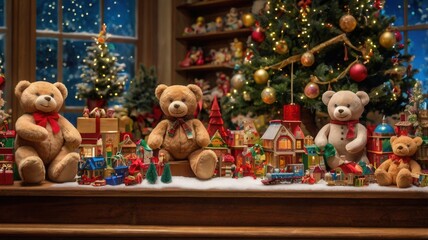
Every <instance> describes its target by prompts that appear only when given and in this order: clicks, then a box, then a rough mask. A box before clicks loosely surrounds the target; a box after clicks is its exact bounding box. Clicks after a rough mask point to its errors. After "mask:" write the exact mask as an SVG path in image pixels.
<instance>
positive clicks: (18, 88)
mask: <svg viewBox="0 0 428 240" xmlns="http://www.w3.org/2000/svg"><path fill="white" fill-rule="evenodd" d="M30 85H31V83H30V82H29V81H27V80H21V81H20V82H19V83H18V84H17V85H16V87H15V96H16V97H18V98H21V95H22V93H23V92H24V90H25V89H27V87H28V86H30Z"/></svg>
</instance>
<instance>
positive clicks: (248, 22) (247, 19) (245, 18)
mask: <svg viewBox="0 0 428 240" xmlns="http://www.w3.org/2000/svg"><path fill="white" fill-rule="evenodd" d="M255 22H256V19H255V18H254V15H253V14H251V13H246V14H244V15H242V23H243V24H244V26H246V27H251V26H253V24H254V23H255Z"/></svg>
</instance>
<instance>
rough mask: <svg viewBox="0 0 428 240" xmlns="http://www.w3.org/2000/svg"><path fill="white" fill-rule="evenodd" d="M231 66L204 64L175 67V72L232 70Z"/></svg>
mask: <svg viewBox="0 0 428 240" xmlns="http://www.w3.org/2000/svg"><path fill="white" fill-rule="evenodd" d="M232 69H233V66H232V65H229V64H218V65H216V64H205V65H199V66H190V67H186V68H183V67H177V69H176V71H177V72H202V71H226V70H232Z"/></svg>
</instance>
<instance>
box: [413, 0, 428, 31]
mask: <svg viewBox="0 0 428 240" xmlns="http://www.w3.org/2000/svg"><path fill="white" fill-rule="evenodd" d="M408 3H409V5H408V8H409V10H408V15H409V23H408V25H418V24H427V23H428V0H409V1H408Z"/></svg>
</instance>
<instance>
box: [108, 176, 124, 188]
mask: <svg viewBox="0 0 428 240" xmlns="http://www.w3.org/2000/svg"><path fill="white" fill-rule="evenodd" d="M123 178H124V176H122V175H113V176H110V177H107V178H105V180H106V183H107V184H108V185H113V186H115V185H119V184H122V183H123Z"/></svg>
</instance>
